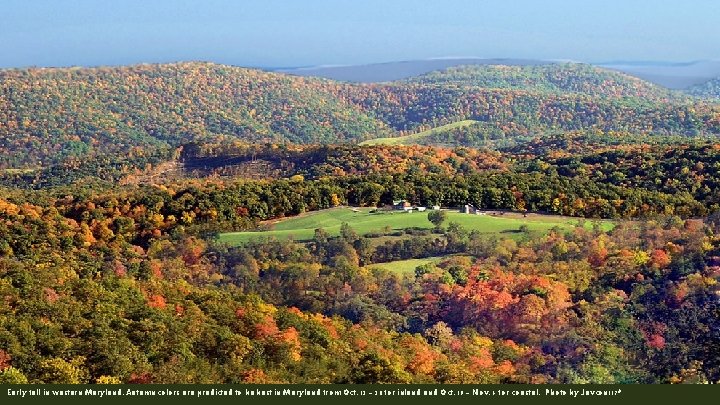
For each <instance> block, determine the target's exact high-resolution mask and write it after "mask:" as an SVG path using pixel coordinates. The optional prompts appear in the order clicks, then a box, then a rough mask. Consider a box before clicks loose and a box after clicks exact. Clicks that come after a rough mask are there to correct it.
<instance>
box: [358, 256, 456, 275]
mask: <svg viewBox="0 0 720 405" xmlns="http://www.w3.org/2000/svg"><path fill="white" fill-rule="evenodd" d="M441 259H442V257H426V258H424V259H408V260H396V261H394V262H387V263H374V264H371V265H369V266H368V268H371V269H373V268H377V269H384V270H388V271H392V272H397V273H408V274H415V268H416V267H418V266H422V265H423V264H428V263H437V262H439V261H440V260H441Z"/></svg>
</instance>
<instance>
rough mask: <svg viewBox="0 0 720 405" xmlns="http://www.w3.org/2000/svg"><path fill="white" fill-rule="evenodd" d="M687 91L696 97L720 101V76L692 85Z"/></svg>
mask: <svg viewBox="0 0 720 405" xmlns="http://www.w3.org/2000/svg"><path fill="white" fill-rule="evenodd" d="M687 92H688V94H691V95H693V96H695V97H701V98H707V99H710V100H715V101H718V100H720V77H718V78H715V79H712V80H708V81H707V82H705V83H701V84H698V85H695V86H693V87H690V88H689V89H688V90H687Z"/></svg>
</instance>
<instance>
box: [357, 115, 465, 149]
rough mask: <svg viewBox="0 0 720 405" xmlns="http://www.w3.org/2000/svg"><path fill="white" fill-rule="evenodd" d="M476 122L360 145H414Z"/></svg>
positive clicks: (456, 124)
mask: <svg viewBox="0 0 720 405" xmlns="http://www.w3.org/2000/svg"><path fill="white" fill-rule="evenodd" d="M476 122H478V121H475V120H464V121H458V122H453V123H452V124H447V125H441V126H439V127H435V128H432V129H428V130H427V131H422V132H418V133H416V134H410V135H405V136H398V137H394V138H375V139H370V140H367V141H365V142H362V143H360V145H412V144H414V143H417V142H418V141H420V140H422V139H423V138H425V137H427V136H429V135H431V134H433V133H439V132H443V131H449V130H452V129H457V128H462V127H467V126H469V125H472V124H474V123H476Z"/></svg>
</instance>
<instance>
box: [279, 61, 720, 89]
mask: <svg viewBox="0 0 720 405" xmlns="http://www.w3.org/2000/svg"><path fill="white" fill-rule="evenodd" d="M555 63H562V61H554V60H533V59H511V58H509V59H499V58H495V59H483V58H439V59H423V60H413V61H400V62H387V63H375V64H366V65H348V66H310V67H301V68H279V69H275V71H278V72H283V73H289V74H293V75H298V76H314V77H323V78H328V79H333V80H341V81H349V82H360V83H379V82H388V81H394V80H402V79H407V78H411V77H415V76H418V75H422V74H426V73H429V72H432V71H435V70H441V69H447V68H451V67H455V66H463V65H508V66H536V65H547V64H555ZM595 65H596V66H599V67H603V68H607V69H612V70H617V71H620V72H624V73H627V74H630V75H632V76H636V77H638V78H641V79H643V80H647V81H649V82H651V83H654V84H657V85H660V86H663V87H667V88H669V89H676V90H679V89H685V88H688V87H690V86H693V85H697V84H700V83H703V82H705V81H708V80H710V79H713V78H715V77H718V76H720V62H718V61H713V60H707V61H694V62H687V63H676V62H642V61H640V62H638V61H618V62H602V63H597V64H595Z"/></svg>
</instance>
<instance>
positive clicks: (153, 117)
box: [0, 63, 387, 168]
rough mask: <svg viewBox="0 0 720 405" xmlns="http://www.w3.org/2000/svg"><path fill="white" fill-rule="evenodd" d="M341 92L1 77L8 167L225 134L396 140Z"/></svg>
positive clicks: (197, 80)
mask: <svg viewBox="0 0 720 405" xmlns="http://www.w3.org/2000/svg"><path fill="white" fill-rule="evenodd" d="M333 86H334V84H331V83H329V82H327V81H323V80H316V79H305V78H300V77H293V76H288V75H281V74H275V73H267V72H262V71H259V70H250V69H243V68H237V67H230V66H222V65H216V64H209V63H179V64H167V65H138V66H131V67H119V68H77V69H28V70H5V71H0V95H1V96H0V139H2V142H0V145H2V146H0V156H2V158H1V159H0V168H3V167H32V166H42V165H46V164H54V163H59V162H62V161H64V160H66V159H69V158H73V157H76V158H87V157H88V156H95V155H98V156H101V155H104V154H108V153H110V154H118V155H126V154H128V153H131V154H132V153H135V154H143V153H145V152H146V151H148V150H152V149H154V148H157V147H161V146H170V147H177V146H179V145H180V144H182V143H186V142H190V141H193V140H203V139H208V138H213V137H216V136H221V135H228V136H233V137H238V138H242V139H245V140H248V141H253V142H284V141H290V142H296V143H330V142H343V141H349V140H353V139H358V138H363V137H370V136H376V134H382V133H384V132H387V130H386V126H385V125H384V124H383V123H382V122H379V121H377V120H376V119H374V118H372V117H370V116H368V115H367V114H366V113H365V112H363V111H361V110H360V108H359V107H358V106H356V105H352V104H348V103H347V102H344V101H343V100H342V99H340V98H338V97H337V96H336V93H337V91H335V90H334V89H331V87H333ZM331 90H332V91H331Z"/></svg>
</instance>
